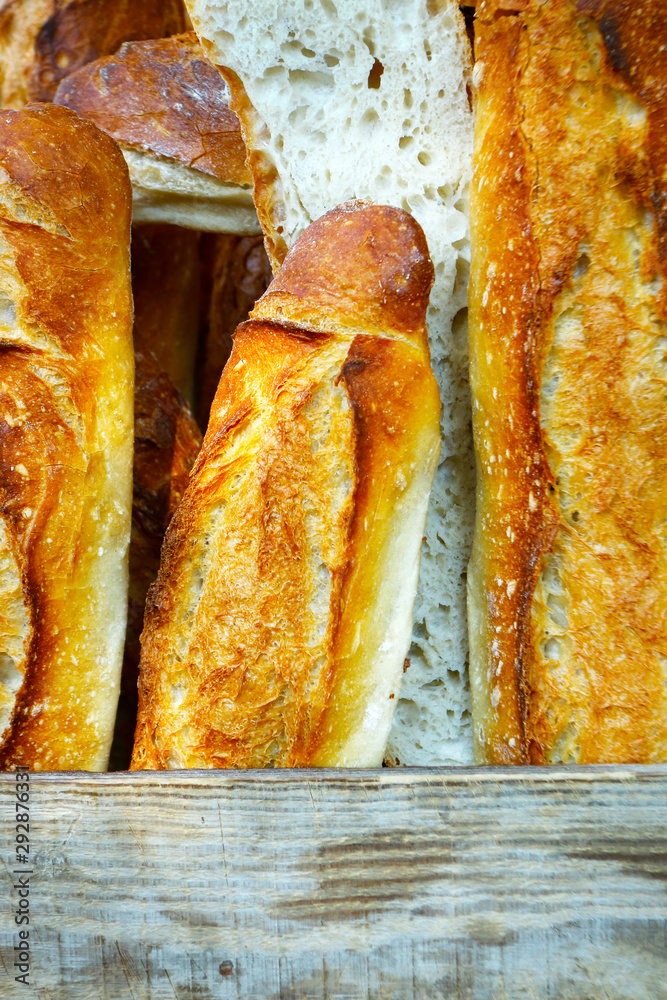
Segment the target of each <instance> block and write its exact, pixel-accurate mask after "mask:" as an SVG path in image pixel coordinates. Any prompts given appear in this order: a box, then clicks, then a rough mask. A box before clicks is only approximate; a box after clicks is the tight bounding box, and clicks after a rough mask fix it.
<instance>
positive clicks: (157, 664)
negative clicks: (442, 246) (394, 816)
mask: <svg viewBox="0 0 667 1000" xmlns="http://www.w3.org/2000/svg"><path fill="white" fill-rule="evenodd" d="M379 247H382V248H383V251H384V253H385V254H386V257H384V258H382V257H380V258H379V257H378V256H377V255H376V253H377V250H378V248H379ZM348 255H350V256H351V257H352V258H353V262H356V266H355V265H354V263H352V264H350V263H349V261H348V259H347V258H348ZM317 262H319V263H320V271H319V274H318V269H317ZM432 279H433V269H432V266H431V265H430V261H429V259H428V251H427V248H426V243H425V240H424V237H423V234H422V232H421V230H420V229H419V227H418V226H417V224H416V223H415V222H414V221H413V220H412V219H411V218H410V217H409V216H407V215H406V214H405V213H403V212H400V211H399V210H397V209H390V208H380V207H376V206H364V205H352V206H344V207H342V208H340V209H336V210H334V211H333V212H330V213H328V215H327V216H325V217H324V218H323V219H322V220H320V222H319V223H316V224H315V225H314V226H313V227H311V229H310V230H309V231H307V232H306V233H305V234H304V235H303V236H302V237H301V238H300V239H299V240H298V241H297V243H296V244H295V246H294V248H293V249H292V251H291V253H290V254H289V255H288V257H287V259H286V261H285V264H284V268H283V271H282V272H281V281H280V282H279V283H276V282H275V281H274V283H273V284H272V285H271V286H270V288H269V290H268V292H267V293H266V294H265V295H264V296H263V298H262V299H261V300H260V302H259V303H258V304H257V306H256V307H255V310H254V312H253V314H252V316H251V318H250V320H249V321H248V322H247V323H245V324H243V326H241V327H240V328H239V330H238V331H237V333H236V336H235V338H234V348H233V352H232V355H231V358H230V360H229V362H228V364H227V366H226V367H225V370H224V373H223V376H222V379H221V381H220V385H219V388H218V392H217V395H216V398H215V401H214V404H213V408H212V411H211V419H210V423H209V427H208V430H207V433H206V437H205V440H204V445H203V447H202V451H201V452H200V457H199V459H198V461H197V463H196V466H195V469H194V470H193V474H192V477H191V481H190V485H189V487H188V490H187V492H186V494H185V497H184V499H183V502H182V503H181V505H180V507H179V508H178V510H177V512H176V514H175V516H174V519H173V520H172V522H171V524H170V527H169V530H168V532H167V536H166V539H165V545H164V548H163V555H162V562H161V566H160V573H159V575H158V580H157V583H156V584H155V586H154V587H153V588H152V589H151V591H150V594H149V601H148V608H147V615H146V626H145V629H144V634H143V637H142V661H141V676H140V686H139V700H140V708H139V722H138V727H137V735H136V741H135V751H134V756H133V764H132V766H133V767H134V768H168V767H193V766H202V767H231V766H236V767H252V766H265V765H274V766H292V765H299V764H301V765H303V764H309V763H310V764H312V763H315V764H335V763H338V764H355V763H362V762H370V761H374V762H375V763H378V762H379V761H380V760H381V757H382V752H383V749H384V739H386V732H387V731H388V726H389V724H390V720H391V711H392V709H393V706H394V705H395V696H396V693H397V685H398V683H399V682H400V674H401V672H402V664H403V657H404V656H405V650H406V649H407V646H408V645H409V638H410V630H411V624H412V601H413V599H414V589H415V587H416V579H417V569H418V557H419V547H420V542H421V534H422V530H423V524H424V519H425V515H426V503H427V500H428V490H429V487H430V483H431V480H432V476H433V474H434V471H435V465H436V463H437V457H438V452H439V426H438V421H439V399H438V393H437V387H436V385H435V380H434V378H433V375H432V373H431V371H430V366H429V364H428V346H427V341H426V330H425V312H426V305H427V302H428V295H429V291H430V286H431V282H432ZM380 281H383V282H384V284H385V296H384V300H383V301H384V310H381V309H378V308H377V307H376V306H375V305H373V304H372V302H373V301H374V300H375V299H376V297H377V291H378V284H379V282H380ZM290 282H291V283H292V285H293V287H294V292H293V293H292V294H291V295H290ZM318 300H319V301H321V304H322V307H321V309H319V310H318V308H317V303H318ZM336 301H338V303H339V306H340V309H339V313H338V316H339V322H338V323H337V322H336V315H337V314H336V307H335V303H336ZM355 304H356V314H355ZM353 315H356V322H355V323H353V322H352V316H353ZM411 324H413V325H412V326H411ZM392 333H393V336H392ZM380 581H382V586H380ZM394 660H396V663H394Z"/></svg>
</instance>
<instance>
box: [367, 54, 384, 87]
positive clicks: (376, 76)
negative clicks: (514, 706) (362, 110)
mask: <svg viewBox="0 0 667 1000" xmlns="http://www.w3.org/2000/svg"><path fill="white" fill-rule="evenodd" d="M383 73H384V66H383V65H382V63H381V62H380V60H379V59H376V60H375V62H374V63H373V65H372V66H371V71H370V73H369V74H368V88H369V90H379V89H380V83H381V81H382V74H383Z"/></svg>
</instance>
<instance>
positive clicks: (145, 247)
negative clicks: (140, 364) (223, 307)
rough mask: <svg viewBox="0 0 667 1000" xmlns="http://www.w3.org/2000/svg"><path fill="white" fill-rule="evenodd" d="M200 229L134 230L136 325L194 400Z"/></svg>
mask: <svg viewBox="0 0 667 1000" xmlns="http://www.w3.org/2000/svg"><path fill="white" fill-rule="evenodd" d="M199 285H200V267H199V233H197V232H195V231H194V230H192V229H183V228H182V227H180V226H163V225H155V226H151V225H148V226H135V227H134V228H133V230H132V294H133V296H134V330H135V338H136V336H138V337H139V339H140V340H141V341H142V343H143V345H144V347H145V348H147V349H148V350H149V351H152V353H153V354H154V355H155V358H156V360H157V362H158V365H159V366H160V367H161V368H162V369H163V370H164V372H166V374H167V375H168V376H169V378H170V379H171V381H172V383H173V384H174V386H175V387H176V388H177V389H178V391H179V392H180V393H181V394H182V395H183V396H184V397H185V399H186V400H187V401H188V403H189V405H190V406H193V405H194V395H195V392H194V378H195V360H196V355H197V340H198V335H199Z"/></svg>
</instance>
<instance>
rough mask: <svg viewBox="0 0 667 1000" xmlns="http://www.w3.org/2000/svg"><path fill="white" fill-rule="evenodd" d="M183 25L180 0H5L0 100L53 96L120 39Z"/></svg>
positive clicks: (0, 18) (0, 22)
mask: <svg viewBox="0 0 667 1000" xmlns="http://www.w3.org/2000/svg"><path fill="white" fill-rule="evenodd" d="M186 28H187V24H186V19H185V12H184V9H183V4H182V2H181V0H141V2H140V3H138V2H137V0H5V2H4V3H3V4H2V5H0V64H1V65H2V69H1V70H0V102H1V103H2V105H3V106H4V107H12V108H20V107H23V105H24V104H26V103H27V102H28V101H52V100H53V97H54V95H55V92H56V90H57V89H58V84H59V83H60V81H61V80H63V79H64V78H65V77H66V76H68V75H69V74H70V73H72V72H74V71H75V70H77V69H78V68H79V67H80V66H83V65H85V64H86V63H88V62H91V61H93V60H94V59H99V58H100V57H101V56H106V55H110V54H111V53H113V52H115V51H116V50H117V49H118V48H119V47H120V46H121V45H122V44H123V42H129V41H133V40H135V39H136V40H138V39H147V38H161V37H163V36H164V35H173V34H178V33H179V32H182V31H185V30H186Z"/></svg>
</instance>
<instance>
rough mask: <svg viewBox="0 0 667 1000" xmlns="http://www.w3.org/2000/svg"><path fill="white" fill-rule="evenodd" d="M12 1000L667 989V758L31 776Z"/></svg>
mask: <svg viewBox="0 0 667 1000" xmlns="http://www.w3.org/2000/svg"><path fill="white" fill-rule="evenodd" d="M13 795H14V778H13V776H12V775H3V776H2V777H1V778H0V829H1V835H2V844H3V855H4V857H3V860H4V862H5V871H4V872H3V876H2V877H3V885H4V892H3V899H2V901H1V906H0V957H1V958H2V962H3V964H4V967H5V968H4V970H3V969H1V968H0V997H2V998H4V997H12V996H23V997H28V996H38V997H39V998H40V1000H41V998H44V1000H45V998H61V997H62V998H66V1000H79V998H91V1000H98V998H100V1000H109V998H111V1000H121V998H122V1000H125V998H128V1000H144V998H153V997H158V998H162V997H165V998H171V1000H173V998H174V997H176V998H178V1000H181V998H183V1000H184V998H186V997H196V998H202V1000H203V998H212V997H215V998H234V1000H272V998H285V1000H288V998H289V1000H296V998H317V1000H322V998H327V1000H333V998H336V1000H339V998H340V1000H342V998H345V1000H361V998H373V1000H380V998H382V1000H403V998H409V1000H412V998H415V997H419V998H421V997H424V998H427V997H428V998H431V997H433V998H436V997H437V998H440V997H442V998H457V1000H459V998H460V1000H492V998H493V1000H524V998H525V1000H664V998H667V767H624V768H620V767H619V768H578V769H572V770H568V769H556V768H553V769H550V770H546V769H544V770H538V769H532V770H528V769H518V768H517V769H514V770H511V771H501V770H494V771H489V770H486V769H458V770H436V771H424V770H410V771H403V770H401V771H389V770H383V771H375V772H347V773H341V772H325V771H320V772H312V771H311V772H291V773H290V772H261V773H258V772H246V773H239V772H205V773H202V772H187V773H186V772H178V773H158V774H153V773H145V774H137V775H132V776H128V775H123V774H117V775H113V774H111V775H98V776H92V775H76V776H74V775H35V776H33V779H32V783H31V805H30V811H31V815H32V821H31V833H30V836H31V842H32V850H33V851H34V862H35V865H34V870H35V874H34V876H33V877H32V880H31V951H32V954H33V958H32V969H31V981H32V983H34V987H24V986H20V985H16V984H15V983H14V982H13V975H14V973H13V970H12V962H13V951H12V949H13V945H14V942H15V931H16V928H15V926H14V924H13V915H12V910H13V905H14V896H13V890H12V881H11V879H12V876H11V862H12V858H13V838H14V805H13Z"/></svg>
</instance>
